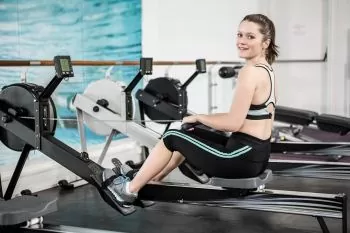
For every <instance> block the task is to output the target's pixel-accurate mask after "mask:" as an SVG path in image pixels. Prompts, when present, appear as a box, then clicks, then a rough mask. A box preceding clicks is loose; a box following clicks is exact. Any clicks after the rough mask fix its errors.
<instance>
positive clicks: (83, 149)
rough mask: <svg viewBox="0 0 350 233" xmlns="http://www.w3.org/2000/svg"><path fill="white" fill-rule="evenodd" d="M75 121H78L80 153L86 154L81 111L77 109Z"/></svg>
mask: <svg viewBox="0 0 350 233" xmlns="http://www.w3.org/2000/svg"><path fill="white" fill-rule="evenodd" d="M77 119H78V131H79V135H80V145H81V152H86V153H88V149H87V144H86V136H85V128H84V123H83V111H82V110H81V109H79V108H77Z"/></svg>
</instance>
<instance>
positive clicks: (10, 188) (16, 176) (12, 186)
mask: <svg viewBox="0 0 350 233" xmlns="http://www.w3.org/2000/svg"><path fill="white" fill-rule="evenodd" d="M32 149H33V147H32V146H30V145H28V144H25V145H24V148H23V150H22V153H21V156H20V157H19V159H18V163H17V165H16V168H15V171H14V172H13V175H12V177H11V180H10V183H9V185H8V186H7V189H6V192H5V196H4V199H5V200H10V199H11V197H12V194H13V192H14V191H15V188H16V185H17V182H18V179H19V177H20V175H21V173H22V170H23V167H24V164H25V162H26V161H27V158H28V155H29V152H30V151H31V150H32Z"/></svg>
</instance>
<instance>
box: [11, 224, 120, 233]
mask: <svg viewBox="0 0 350 233" xmlns="http://www.w3.org/2000/svg"><path fill="white" fill-rule="evenodd" d="M12 230H14V229H12ZM16 230H17V229H16ZM16 230H14V231H15V232H21V233H27V232H30V233H34V232H40V233H41V232H56V233H68V232H69V233H122V232H119V231H109V230H102V229H101V230H99V229H92V228H83V227H74V226H65V225H53V224H43V225H39V224H37V225H34V226H31V227H27V228H20V229H18V231H16Z"/></svg>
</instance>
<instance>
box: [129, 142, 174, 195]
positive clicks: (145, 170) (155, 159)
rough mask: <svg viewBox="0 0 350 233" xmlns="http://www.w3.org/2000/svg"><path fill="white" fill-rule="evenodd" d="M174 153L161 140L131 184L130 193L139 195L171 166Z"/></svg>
mask: <svg viewBox="0 0 350 233" xmlns="http://www.w3.org/2000/svg"><path fill="white" fill-rule="evenodd" d="M172 155H173V152H171V151H169V150H168V149H167V148H166V147H165V145H164V142H163V140H160V141H159V142H158V143H157V145H156V146H155V147H154V148H153V150H152V151H151V153H150V154H149V156H148V157H147V159H146V160H145V162H144V163H143V165H142V167H141V168H140V170H139V171H138V172H137V174H136V176H135V177H134V178H133V179H132V181H131V182H130V184H129V191H130V192H132V193H137V192H138V191H139V190H140V189H141V188H142V187H143V186H145V185H146V184H147V183H148V182H149V181H151V180H152V178H153V177H155V176H156V175H157V174H159V173H160V172H161V171H163V170H164V168H165V167H166V166H167V165H168V164H169V161H170V160H171V157H172Z"/></svg>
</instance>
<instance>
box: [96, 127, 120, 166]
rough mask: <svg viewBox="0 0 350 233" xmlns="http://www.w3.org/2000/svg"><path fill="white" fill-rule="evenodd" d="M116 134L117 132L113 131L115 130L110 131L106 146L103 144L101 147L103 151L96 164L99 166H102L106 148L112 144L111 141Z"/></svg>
mask: <svg viewBox="0 0 350 233" xmlns="http://www.w3.org/2000/svg"><path fill="white" fill-rule="evenodd" d="M116 134H118V131H117V130H115V129H112V131H111V133H110V134H109V135H108V138H107V141H106V144H105V146H104V147H103V150H102V152H101V155H100V158H99V159H98V161H97V163H98V164H99V165H102V162H103V160H104V159H105V157H106V154H107V151H108V148H109V146H110V145H111V142H112V140H113V137H114V136H115V135H116Z"/></svg>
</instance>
